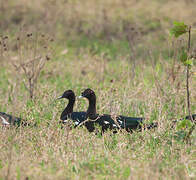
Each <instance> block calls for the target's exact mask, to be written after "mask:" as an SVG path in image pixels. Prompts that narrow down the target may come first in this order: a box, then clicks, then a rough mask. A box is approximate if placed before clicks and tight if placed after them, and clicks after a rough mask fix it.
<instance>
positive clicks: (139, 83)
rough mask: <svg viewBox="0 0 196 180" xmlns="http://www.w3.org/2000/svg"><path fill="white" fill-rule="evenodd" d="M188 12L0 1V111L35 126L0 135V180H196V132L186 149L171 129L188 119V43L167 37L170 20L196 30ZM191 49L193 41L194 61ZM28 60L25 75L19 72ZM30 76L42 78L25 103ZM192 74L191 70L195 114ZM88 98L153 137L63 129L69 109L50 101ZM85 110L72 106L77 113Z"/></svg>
mask: <svg viewBox="0 0 196 180" xmlns="http://www.w3.org/2000/svg"><path fill="white" fill-rule="evenodd" d="M195 7H196V1H194V0H181V1H172V2H170V1H167V0H158V1H154V0H153V1H146V0H141V1H134V0H132V1H129V0H124V1H122V0H115V1H114V0H104V1H103V0H99V1H96V0H80V1H79V0H75V1H71V0H67V1H63V0H59V1H53V0H50V1H48V0H42V1H38V0H35V1H25V0H16V1H11V0H1V2H0V41H1V44H0V111H3V112H7V113H10V114H13V115H16V116H20V117H22V118H23V119H26V120H27V121H28V122H30V123H34V122H36V123H37V126H36V127H32V126H28V127H10V128H6V127H1V130H0V142H1V143H0V179H2V180H3V179H7V180H8V179H26V180H27V179H51V180H52V179H116V180H119V179H122V180H124V179H183V180H184V179H195V178H196V131H194V132H193V134H192V136H191V139H190V140H191V143H185V142H183V140H182V137H183V133H182V131H181V130H182V129H179V128H178V127H176V128H174V129H170V125H171V121H172V120H174V119H178V118H181V117H184V116H185V115H187V114H188V110H187V107H186V77H185V67H184V66H183V65H182V63H181V62H179V52H180V51H181V49H182V48H183V47H184V46H186V40H187V37H183V38H180V39H179V40H176V39H173V38H172V37H171V36H170V35H169V29H170V28H171V27H172V22H173V21H174V20H178V21H184V22H185V23H186V24H190V25H192V26H193V27H194V26H195V25H196V21H195V17H196V11H195ZM31 33H32V35H31ZM195 42H196V34H195V33H194V32H193V34H192V44H191V47H192V48H191V53H192V54H195V53H196V46H195ZM36 58H37V59H36ZM34 59H36V61H35V62H34V63H33V68H34V69H32V68H31V65H32V64H31V63H30V65H29V64H26V65H25V68H26V70H27V71H28V72H26V73H24V68H23V67H22V66H21V64H25V63H27V62H30V61H31V60H34ZM42 63H45V64H44V65H45V66H44V67H43V68H42V69H41V71H40V74H39V73H38V69H39V67H40V66H41V65H42ZM33 70H34V71H33ZM33 72H35V74H36V73H37V74H38V75H39V76H38V77H37V81H36V86H35V90H34V99H33V100H31V99H30V98H29V91H28V90H27V88H28V85H29V82H28V79H29V78H28V77H29V75H31V74H32V73H33ZM193 72H196V66H193V67H192V69H191V73H192V74H191V76H190V92H191V110H192V113H196V91H195V87H196V76H194V74H193ZM35 74H34V75H35ZM26 86H27V87H26ZM85 88H92V89H93V90H94V91H95V93H96V95H97V111H98V112H99V113H109V114H123V115H126V116H135V117H136V116H138V117H145V118H146V119H145V122H146V123H150V122H158V123H159V127H158V128H157V129H156V130H151V131H143V132H134V133H132V134H129V133H127V132H120V133H118V134H115V135H113V134H112V133H111V132H107V133H105V134H104V135H103V136H100V135H99V134H98V135H95V134H94V133H89V132H87V130H86V129H85V128H83V127H81V128H78V129H72V130H70V129H69V128H66V127H65V128H63V129H61V127H60V125H59V124H58V122H59V118H60V114H61V112H62V110H63V108H64V107H65V106H66V104H67V101H66V100H58V101H57V100H55V98H56V97H58V96H59V95H61V94H62V93H63V92H64V90H67V89H72V90H74V92H75V93H76V95H77V96H78V95H80V93H81V92H82V91H83V90H84V89H85ZM87 107H88V103H87V101H86V100H77V101H76V105H75V107H74V110H75V111H83V110H86V109H87ZM187 131H188V130H187V129H184V132H187Z"/></svg>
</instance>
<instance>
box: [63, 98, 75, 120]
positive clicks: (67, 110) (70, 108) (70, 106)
mask: <svg viewBox="0 0 196 180" xmlns="http://www.w3.org/2000/svg"><path fill="white" fill-rule="evenodd" d="M74 103H75V98H74V99H69V103H68V105H67V106H66V108H65V109H64V111H63V112H62V113H61V119H63V117H65V116H67V115H69V114H71V113H72V112H73V106H74Z"/></svg>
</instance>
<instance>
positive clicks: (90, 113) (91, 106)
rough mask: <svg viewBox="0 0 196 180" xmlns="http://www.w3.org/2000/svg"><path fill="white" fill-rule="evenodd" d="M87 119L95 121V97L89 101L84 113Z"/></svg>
mask: <svg viewBox="0 0 196 180" xmlns="http://www.w3.org/2000/svg"><path fill="white" fill-rule="evenodd" d="M86 116H87V118H89V119H93V120H94V119H96V118H97V112H96V97H93V98H91V99H89V106H88V110H87V113H86Z"/></svg>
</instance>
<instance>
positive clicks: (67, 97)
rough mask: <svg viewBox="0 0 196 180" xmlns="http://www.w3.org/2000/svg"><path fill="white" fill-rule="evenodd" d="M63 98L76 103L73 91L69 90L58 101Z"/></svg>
mask: <svg viewBox="0 0 196 180" xmlns="http://www.w3.org/2000/svg"><path fill="white" fill-rule="evenodd" d="M63 98H66V99H69V100H74V101H75V94H74V92H73V91H72V90H67V91H65V92H64V93H63V94H62V95H61V96H59V97H58V98H57V99H63Z"/></svg>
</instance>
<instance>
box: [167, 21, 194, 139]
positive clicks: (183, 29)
mask: <svg viewBox="0 0 196 180" xmlns="http://www.w3.org/2000/svg"><path fill="white" fill-rule="evenodd" d="M187 33H188V41H187V50H185V49H183V50H182V52H181V53H180V61H181V62H182V63H183V64H184V65H185V66H186V90H187V108H188V112H189V116H190V118H191V121H192V122H193V117H192V114H191V108H190V90H189V78H190V68H191V66H192V65H193V62H192V59H191V58H190V48H191V26H188V25H186V24H184V22H174V26H173V28H172V29H171V30H170V34H171V35H172V36H174V37H176V38H178V37H180V36H181V35H184V34H187ZM188 124H189V123H187V121H186V120H183V122H181V126H179V128H180V127H181V128H184V126H187V125H188ZM194 128H195V124H193V126H192V128H191V129H190V131H189V133H188V134H187V136H186V137H185V139H186V140H188V139H189V137H190V135H191V134H192V131H193V130H194Z"/></svg>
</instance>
